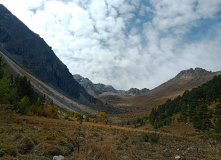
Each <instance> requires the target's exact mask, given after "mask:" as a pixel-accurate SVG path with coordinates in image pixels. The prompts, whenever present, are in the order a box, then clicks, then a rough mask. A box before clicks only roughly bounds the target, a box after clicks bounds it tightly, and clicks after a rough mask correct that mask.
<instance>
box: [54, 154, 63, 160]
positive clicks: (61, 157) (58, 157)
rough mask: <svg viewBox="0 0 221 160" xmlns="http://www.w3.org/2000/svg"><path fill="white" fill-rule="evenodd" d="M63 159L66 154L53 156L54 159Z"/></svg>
mask: <svg viewBox="0 0 221 160" xmlns="http://www.w3.org/2000/svg"><path fill="white" fill-rule="evenodd" d="M62 159H64V156H62V155H59V156H54V157H53V160H62Z"/></svg>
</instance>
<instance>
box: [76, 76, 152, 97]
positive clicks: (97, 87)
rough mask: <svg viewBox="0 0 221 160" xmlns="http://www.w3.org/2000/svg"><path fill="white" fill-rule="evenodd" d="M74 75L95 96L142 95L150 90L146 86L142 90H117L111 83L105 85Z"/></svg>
mask: <svg viewBox="0 0 221 160" xmlns="http://www.w3.org/2000/svg"><path fill="white" fill-rule="evenodd" d="M73 77H74V79H75V80H76V81H77V82H78V83H79V84H80V85H81V86H82V87H84V89H85V90H86V91H87V92H88V93H89V94H91V95H92V96H95V97H97V96H98V97H102V96H107V95H117V96H121V97H125V96H136V95H140V94H143V93H146V92H148V91H149V90H148V89H146V88H144V89H141V90H139V89H137V88H131V89H129V90H127V91H125V90H117V89H115V88H114V87H113V86H111V85H105V84H102V83H98V84H94V83H93V82H92V81H91V80H89V79H88V78H84V77H82V76H81V75H79V74H75V75H73Z"/></svg>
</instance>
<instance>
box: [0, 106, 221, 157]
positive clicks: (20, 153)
mask: <svg viewBox="0 0 221 160" xmlns="http://www.w3.org/2000/svg"><path fill="white" fill-rule="evenodd" d="M161 132H162V131H160V130H159V131H158V132H153V131H152V132H150V131H148V130H144V129H133V128H127V127H119V126H114V125H110V124H108V125H104V124H99V123H98V124H97V123H91V122H83V123H82V124H81V125H80V128H79V122H77V121H68V120H58V119H48V118H42V117H36V116H22V115H18V114H16V113H14V112H11V111H7V110H4V109H2V108H0V159H7V160H8V159H12V160H13V159H19V160H29V159H32V160H41V159H44V160H47V159H52V158H53V156H55V155H63V156H64V157H65V159H70V160H72V159H79V160H84V159H96V160H99V159H103V160H105V159H108V160H109V159H114V160H118V159H119V160H122V159H131V160H134V159H136V160H139V159H142V160H143V159H157V160H160V159H162V160H165V159H175V156H177V155H179V156H180V157H181V158H182V159H188V160H190V159H191V160H192V159H193V160H195V159H211V160H219V159H220V157H221V145H220V142H218V141H217V140H216V139H215V138H214V137H209V138H207V137H206V136H203V135H202V134H200V135H194V134H192V135H191V136H190V135H188V134H186V136H181V135H179V136H178V135H177V136H176V135H175V134H173V133H167V134H166V133H161ZM78 147H79V152H78Z"/></svg>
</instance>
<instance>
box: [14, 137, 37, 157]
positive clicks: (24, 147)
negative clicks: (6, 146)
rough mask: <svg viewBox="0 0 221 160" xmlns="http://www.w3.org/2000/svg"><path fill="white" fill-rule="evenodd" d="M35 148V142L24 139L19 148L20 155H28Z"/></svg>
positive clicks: (27, 138)
mask: <svg viewBox="0 0 221 160" xmlns="http://www.w3.org/2000/svg"><path fill="white" fill-rule="evenodd" d="M33 148H34V142H33V141H32V140H31V139H30V138H29V137H23V138H22V139H21V141H20V145H19V146H18V152H19V153H20V154H26V153H28V152H30V151H31V150H32V149H33Z"/></svg>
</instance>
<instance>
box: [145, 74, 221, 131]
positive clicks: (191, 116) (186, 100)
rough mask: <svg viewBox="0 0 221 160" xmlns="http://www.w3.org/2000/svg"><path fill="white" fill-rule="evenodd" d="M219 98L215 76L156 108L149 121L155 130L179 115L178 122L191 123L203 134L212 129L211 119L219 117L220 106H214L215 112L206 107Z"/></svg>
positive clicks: (220, 92) (220, 84) (220, 89)
mask: <svg viewBox="0 0 221 160" xmlns="http://www.w3.org/2000/svg"><path fill="white" fill-rule="evenodd" d="M220 96H221V76H215V77H214V78H213V79H212V80H211V81H208V82H207V83H205V84H203V85H201V86H200V87H197V88H193V89H192V90H191V91H185V92H184V94H183V95H182V97H181V96H178V97H177V98H175V99H174V100H170V99H169V100H167V101H166V102H165V103H164V104H163V105H159V106H158V108H156V109H155V108H154V109H152V111H151V113H150V116H149V121H150V123H151V125H153V126H154V128H155V129H157V128H160V127H163V126H165V125H169V124H170V123H171V122H172V117H173V115H174V114H176V113H180V117H179V118H178V121H183V122H185V123H187V122H192V123H193V125H194V127H195V128H196V129H199V130H201V131H203V132H204V131H206V130H209V129H210V128H213V125H212V123H211V121H210V119H211V118H213V117H214V116H215V117H217V118H218V117H219V116H221V104H218V105H217V106H216V110H215V112H213V110H209V109H208V105H210V104H211V103H212V102H217V100H218V99H220ZM220 101H221V99H220ZM217 123H218V122H217ZM217 125H218V124H217Z"/></svg>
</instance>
